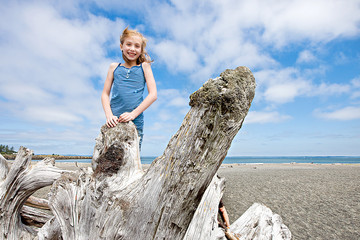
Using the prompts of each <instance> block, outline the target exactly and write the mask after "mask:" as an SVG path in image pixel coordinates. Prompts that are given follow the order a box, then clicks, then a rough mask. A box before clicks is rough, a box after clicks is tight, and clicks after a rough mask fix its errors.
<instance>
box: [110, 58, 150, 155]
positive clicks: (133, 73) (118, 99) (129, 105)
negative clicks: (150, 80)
mask: <svg viewBox="0 0 360 240" xmlns="http://www.w3.org/2000/svg"><path fill="white" fill-rule="evenodd" d="M145 82H146V81H145V76H144V71H143V68H142V65H140V66H133V67H131V68H126V67H124V66H120V63H119V65H118V66H117V67H116V68H115V70H114V81H113V85H112V90H111V100H110V107H111V111H112V112H113V114H114V116H117V117H119V116H120V115H121V114H122V113H124V112H131V111H132V110H134V109H135V108H137V107H138V106H139V105H140V103H141V102H142V101H143V93H144V88H145ZM133 122H134V124H135V125H136V128H137V131H138V135H139V137H140V144H139V146H140V149H141V143H142V138H143V127H144V114H143V113H141V114H140V115H139V116H137V118H135V119H134V120H133Z"/></svg>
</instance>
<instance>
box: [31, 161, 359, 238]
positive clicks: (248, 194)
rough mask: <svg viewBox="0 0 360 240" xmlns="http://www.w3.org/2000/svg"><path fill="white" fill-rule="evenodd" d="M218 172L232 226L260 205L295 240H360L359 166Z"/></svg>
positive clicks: (276, 166) (64, 165) (282, 166)
mask: <svg viewBox="0 0 360 240" xmlns="http://www.w3.org/2000/svg"><path fill="white" fill-rule="evenodd" d="M56 165H57V166H58V167H60V168H64V169H72V170H74V169H76V168H77V167H76V166H75V164H74V163H56ZM78 166H79V167H88V166H90V164H88V163H79V164H78ZM218 173H219V175H220V176H221V177H225V179H226V189H225V193H224V196H223V202H224V204H225V206H226V209H227V211H228V213H229V216H230V221H231V222H233V221H235V220H236V219H237V218H238V217H240V216H241V215H242V214H243V213H244V212H245V211H246V210H247V209H248V208H249V207H250V206H251V205H252V204H253V203H254V202H259V203H263V204H265V205H266V206H268V207H269V208H270V209H271V210H272V211H273V212H275V213H277V214H279V215H280V216H281V217H282V218H283V220H284V223H285V225H287V226H288V227H289V229H290V231H291V232H292V235H293V239H341V240H344V239H349V240H350V239H351V240H352V239H360V202H359V201H360V164H298V163H294V164H249V165H239V164H231V165H223V166H222V167H221V168H220V169H219V172H218ZM46 191H47V189H42V190H41V191H38V192H37V193H36V195H37V196H44V195H46Z"/></svg>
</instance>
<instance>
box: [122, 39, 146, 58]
mask: <svg viewBox="0 0 360 240" xmlns="http://www.w3.org/2000/svg"><path fill="white" fill-rule="evenodd" d="M120 49H121V50H122V52H123V55H124V56H125V57H126V58H127V59H128V60H129V61H130V63H132V64H133V63H135V64H136V60H137V59H138V58H139V56H140V54H141V52H142V39H141V38H140V37H139V36H136V35H134V36H129V37H127V38H125V41H124V43H123V44H120Z"/></svg>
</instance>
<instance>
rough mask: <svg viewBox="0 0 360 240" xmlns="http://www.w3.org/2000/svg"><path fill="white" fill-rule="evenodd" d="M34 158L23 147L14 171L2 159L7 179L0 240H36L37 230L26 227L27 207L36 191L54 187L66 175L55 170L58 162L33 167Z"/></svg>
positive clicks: (0, 204)
mask: <svg viewBox="0 0 360 240" xmlns="http://www.w3.org/2000/svg"><path fill="white" fill-rule="evenodd" d="M31 156H32V151H31V150H29V149H26V148H24V147H20V149H19V151H18V154H17V156H16V159H15V161H14V162H13V164H12V166H11V168H8V166H7V163H4V161H6V160H4V159H2V158H0V161H1V167H2V168H1V170H0V171H1V172H2V174H1V175H2V176H4V175H5V176H6V177H5V178H4V177H3V178H2V179H0V239H21V238H23V239H32V237H33V235H34V234H36V228H32V227H29V226H26V225H24V224H23V223H22V221H21V217H20V213H21V211H22V207H23V204H24V202H25V201H26V199H27V198H28V197H29V196H30V195H32V194H33V193H34V192H35V191H36V190H38V189H40V188H42V187H45V186H48V185H51V184H52V183H53V182H54V180H55V179H57V178H59V177H60V175H61V173H62V172H63V170H60V169H58V168H56V167H54V163H55V162H54V159H50V158H47V159H44V160H43V161H41V162H39V163H37V164H36V165H34V166H31ZM4 166H5V167H4ZM6 167H7V169H6ZM4 172H5V174H4Z"/></svg>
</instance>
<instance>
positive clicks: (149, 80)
mask: <svg viewBox="0 0 360 240" xmlns="http://www.w3.org/2000/svg"><path fill="white" fill-rule="evenodd" d="M142 68H143V70H144V75H145V80H146V86H147V89H148V92H149V94H148V95H147V96H146V98H145V99H144V101H142V103H141V104H140V105H139V106H138V107H137V108H135V109H134V110H133V111H132V112H125V113H123V114H121V115H120V117H119V119H118V121H119V122H128V121H132V120H134V119H135V118H136V117H137V116H139V115H140V114H141V113H142V112H143V111H145V110H146V109H147V108H148V107H149V106H150V105H151V104H152V103H153V102H155V100H156V99H157V90H156V83H155V79H154V75H153V73H152V70H151V66H150V63H147V62H144V63H143V64H142Z"/></svg>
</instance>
